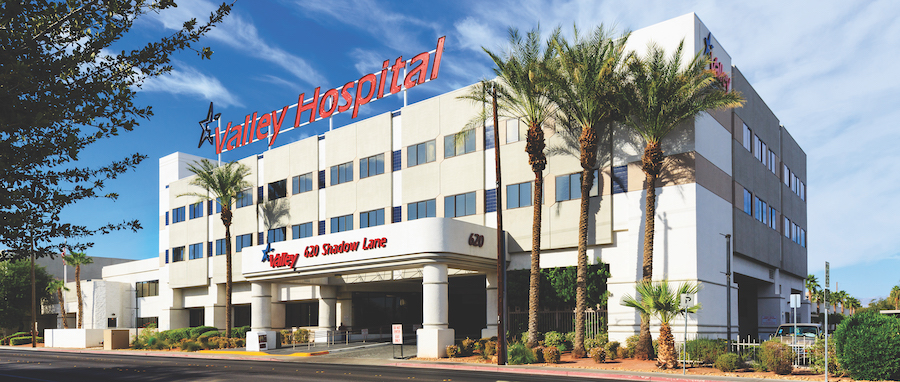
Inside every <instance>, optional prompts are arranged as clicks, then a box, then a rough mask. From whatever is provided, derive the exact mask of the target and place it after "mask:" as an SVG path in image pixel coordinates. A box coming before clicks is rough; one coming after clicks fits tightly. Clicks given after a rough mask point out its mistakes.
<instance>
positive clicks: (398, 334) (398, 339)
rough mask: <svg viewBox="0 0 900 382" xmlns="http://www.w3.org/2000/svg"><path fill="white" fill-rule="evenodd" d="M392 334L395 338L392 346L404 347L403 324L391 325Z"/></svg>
mask: <svg viewBox="0 0 900 382" xmlns="http://www.w3.org/2000/svg"><path fill="white" fill-rule="evenodd" d="M391 334H392V337H393V341H391V343H392V344H394V345H403V324H393V325H391Z"/></svg>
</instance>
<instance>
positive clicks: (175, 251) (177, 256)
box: [172, 247, 184, 263]
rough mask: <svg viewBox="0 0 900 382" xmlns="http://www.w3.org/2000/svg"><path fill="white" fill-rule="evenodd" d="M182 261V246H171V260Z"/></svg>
mask: <svg viewBox="0 0 900 382" xmlns="http://www.w3.org/2000/svg"><path fill="white" fill-rule="evenodd" d="M177 261H184V247H177V248H172V262H173V263H174V262H177Z"/></svg>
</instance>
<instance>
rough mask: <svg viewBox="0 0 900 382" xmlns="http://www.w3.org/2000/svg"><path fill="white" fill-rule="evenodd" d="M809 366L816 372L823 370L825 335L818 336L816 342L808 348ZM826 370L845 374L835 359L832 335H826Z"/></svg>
mask: <svg viewBox="0 0 900 382" xmlns="http://www.w3.org/2000/svg"><path fill="white" fill-rule="evenodd" d="M808 351H809V363H810V368H811V369H812V370H813V371H814V372H816V373H824V372H825V337H824V336H819V337H818V338H816V342H815V343H814V344H813V345H812V346H811V347H810V348H809V350H808ZM828 372H829V374H834V375H846V374H847V372H846V370H843V368H842V367H841V365H840V363H839V362H838V359H837V350H835V346H834V336H831V337H828Z"/></svg>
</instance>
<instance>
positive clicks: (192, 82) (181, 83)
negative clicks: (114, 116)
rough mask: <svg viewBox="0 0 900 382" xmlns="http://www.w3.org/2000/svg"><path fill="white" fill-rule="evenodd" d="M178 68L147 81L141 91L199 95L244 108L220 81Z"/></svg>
mask: <svg viewBox="0 0 900 382" xmlns="http://www.w3.org/2000/svg"><path fill="white" fill-rule="evenodd" d="M178 68H179V69H174V70H172V71H171V72H169V73H167V74H165V75H162V76H159V77H153V78H149V79H147V80H145V81H144V82H143V84H142V85H141V90H142V91H147V92H165V93H171V94H186V95H198V96H201V97H202V98H203V99H204V100H211V101H213V102H215V103H216V104H220V105H222V106H232V105H234V106H243V104H242V103H241V102H240V100H238V98H237V97H236V96H234V95H232V94H231V93H230V92H229V91H228V89H226V88H225V87H224V86H222V83H220V82H219V80H218V79H216V78H214V77H209V76H207V75H204V74H203V73H200V72H199V71H197V70H196V69H194V68H192V67H190V66H187V65H179V66H178Z"/></svg>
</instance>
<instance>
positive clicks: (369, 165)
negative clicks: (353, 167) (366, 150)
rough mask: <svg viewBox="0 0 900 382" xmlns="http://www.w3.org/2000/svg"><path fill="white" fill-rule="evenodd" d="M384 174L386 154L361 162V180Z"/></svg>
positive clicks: (361, 160) (363, 159)
mask: <svg viewBox="0 0 900 382" xmlns="http://www.w3.org/2000/svg"><path fill="white" fill-rule="evenodd" d="M380 174H384V154H378V155H373V156H370V157H368V158H362V159H360V160H359V178H360V179H362V178H368V177H370V176H375V175H380Z"/></svg>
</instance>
